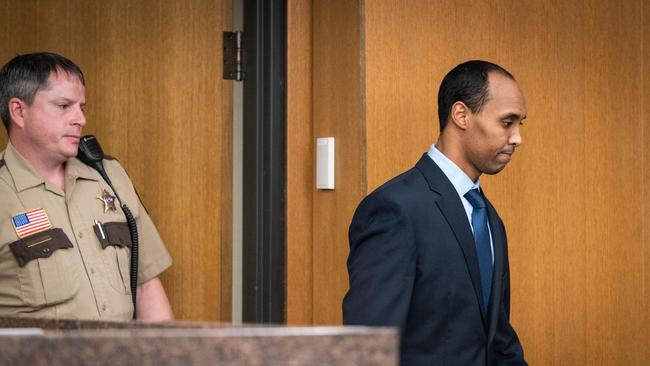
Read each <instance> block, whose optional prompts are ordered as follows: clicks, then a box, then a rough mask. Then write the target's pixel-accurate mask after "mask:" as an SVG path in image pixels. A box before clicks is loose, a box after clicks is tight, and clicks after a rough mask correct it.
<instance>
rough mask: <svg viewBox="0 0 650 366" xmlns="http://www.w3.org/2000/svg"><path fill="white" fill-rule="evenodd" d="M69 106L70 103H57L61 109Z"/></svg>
mask: <svg viewBox="0 0 650 366" xmlns="http://www.w3.org/2000/svg"><path fill="white" fill-rule="evenodd" d="M69 106H70V104H59V108H61V109H67V108H68V107H69Z"/></svg>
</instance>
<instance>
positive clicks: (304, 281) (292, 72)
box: [286, 0, 315, 324]
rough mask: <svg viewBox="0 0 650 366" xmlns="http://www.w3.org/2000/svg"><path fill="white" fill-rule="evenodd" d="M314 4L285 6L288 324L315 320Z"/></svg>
mask: <svg viewBox="0 0 650 366" xmlns="http://www.w3.org/2000/svg"><path fill="white" fill-rule="evenodd" d="M311 16H312V2H311V0H289V1H288V2H287V21H288V24H287V29H290V30H291V31H289V32H288V35H287V101H289V102H288V103H287V172H288V173H287V221H286V225H287V229H286V233H287V291H286V294H287V302H286V312H287V313H286V319H287V323H288V324H312V322H313V306H312V304H313V273H312V269H313V261H312V260H313V259H312V255H313V250H312V238H313V235H314V231H313V227H312V210H313V202H312V200H313V195H314V163H313V161H314V144H315V139H314V138H313V133H312V129H313V123H312V19H311Z"/></svg>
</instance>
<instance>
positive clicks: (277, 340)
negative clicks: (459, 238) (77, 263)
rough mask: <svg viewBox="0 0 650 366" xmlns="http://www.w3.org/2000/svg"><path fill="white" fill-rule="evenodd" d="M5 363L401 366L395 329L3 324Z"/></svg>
mask: <svg viewBox="0 0 650 366" xmlns="http://www.w3.org/2000/svg"><path fill="white" fill-rule="evenodd" d="M0 327H1V328H0V365H48V366H50V365H52V366H55V365H61V366H73V365H156V366H157V365H226V366H235V365H237V366H239V365H252V366H257V365H259V366H266V365H268V366H276V365H277V366H279V365H291V366H293V365H295V366H306V365H309V366H326V365H328V366H343V365H346V366H347V365H368V366H375V365H377V366H379V365H381V366H397V365H398V364H399V349H398V347H399V346H398V333H397V330H396V329H393V328H370V327H286V326H253V325H244V326H231V325H227V324H220V323H200V322H169V323H155V324H151V323H141V322H135V321H134V322H104V321H85V320H68V319H38V318H0Z"/></svg>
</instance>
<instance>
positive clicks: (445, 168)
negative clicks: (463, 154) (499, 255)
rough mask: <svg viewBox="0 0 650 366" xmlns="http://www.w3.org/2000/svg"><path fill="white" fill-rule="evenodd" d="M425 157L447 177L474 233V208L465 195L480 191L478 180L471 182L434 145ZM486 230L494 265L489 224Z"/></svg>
mask: <svg viewBox="0 0 650 366" xmlns="http://www.w3.org/2000/svg"><path fill="white" fill-rule="evenodd" d="M427 155H429V157H430V158H431V160H433V162H434V163H436V165H438V167H439V168H440V170H442V172H443V173H444V174H445V175H446V176H447V179H449V181H450V182H451V184H452V185H453V186H454V189H455V190H456V192H457V193H458V195H459V196H460V201H461V202H462V203H463V207H464V208H465V213H466V214H467V221H469V226H470V227H471V228H472V231H474V227H473V226H472V212H473V211H474V207H472V204H471V203H469V201H468V200H467V198H465V194H466V193H467V192H469V190H470V189H476V188H478V189H480V188H481V186H480V184H479V180H478V179H477V180H476V182H473V181H472V180H471V179H470V178H469V177H468V176H467V174H465V172H463V171H462V170H461V169H460V168H459V167H458V165H456V164H455V163H454V162H453V161H451V160H449V158H448V157H446V156H445V155H444V154H443V153H441V152H440V150H438V149H437V148H436V145H431V148H430V149H429V152H427ZM488 230H489V231H490V250H491V251H492V264H494V243H493V241H492V230H491V229H490V223H489V222H488Z"/></svg>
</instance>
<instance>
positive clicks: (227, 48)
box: [223, 32, 244, 81]
mask: <svg viewBox="0 0 650 366" xmlns="http://www.w3.org/2000/svg"><path fill="white" fill-rule="evenodd" d="M243 49H244V34H243V32H223V78H224V80H235V81H242V80H244V68H243V64H244V63H243V61H244V60H243Z"/></svg>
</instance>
